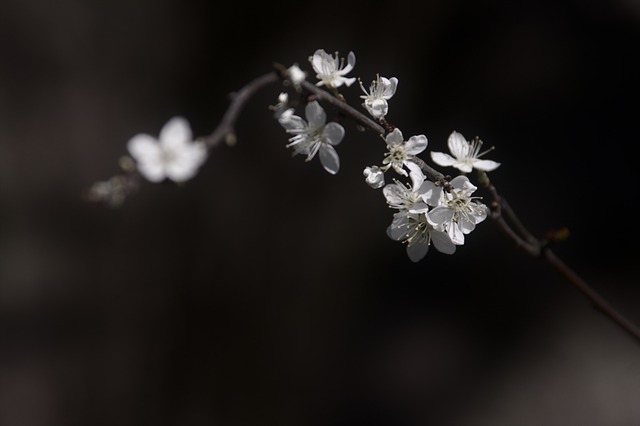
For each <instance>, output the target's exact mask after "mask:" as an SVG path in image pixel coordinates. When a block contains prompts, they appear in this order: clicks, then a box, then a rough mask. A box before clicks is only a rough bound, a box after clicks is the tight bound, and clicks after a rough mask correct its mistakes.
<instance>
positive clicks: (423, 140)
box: [382, 128, 428, 176]
mask: <svg viewBox="0 0 640 426" xmlns="http://www.w3.org/2000/svg"><path fill="white" fill-rule="evenodd" d="M385 140H386V141H387V150H388V151H387V153H386V154H387V155H386V157H385V158H384V160H383V161H382V164H384V165H385V166H386V168H385V167H383V169H384V170H388V169H389V167H393V170H395V171H396V173H398V174H400V175H402V176H407V172H406V171H405V170H404V169H403V166H407V167H408V165H409V164H414V163H413V162H412V161H411V159H412V158H413V157H414V156H416V155H418V154H420V153H421V152H422V151H424V150H425V148H426V147H427V144H428V141H427V137H426V136H425V135H417V136H411V137H410V138H409V140H408V141H405V140H404V137H403V136H402V132H401V131H400V129H398V128H396V129H394V130H393V131H392V132H391V133H389V134H388V135H387V136H386V137H385Z"/></svg>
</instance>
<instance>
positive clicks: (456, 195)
mask: <svg viewBox="0 0 640 426" xmlns="http://www.w3.org/2000/svg"><path fill="white" fill-rule="evenodd" d="M410 169H411V172H410V177H411V185H409V186H405V185H403V184H402V183H400V182H398V181H395V183H391V184H388V185H386V186H385V187H384V189H383V190H382V192H383V194H384V196H385V198H386V200H387V204H388V205H389V206H390V207H391V208H393V209H396V210H398V211H397V212H396V213H395V214H394V215H393V221H392V222H391V225H390V226H389V227H388V228H387V235H389V237H390V238H391V239H393V240H396V241H402V242H405V243H406V244H407V255H408V256H409V259H411V260H412V261H413V262H417V261H419V260H420V259H422V258H423V257H424V256H425V255H426V254H427V251H428V250H429V246H430V245H431V243H433V245H434V247H435V248H436V250H438V251H440V252H442V253H446V254H453V253H454V252H455V251H456V246H458V245H462V244H464V235H465V234H468V233H470V232H471V231H473V230H474V229H475V226H476V224H478V223H480V222H482V221H483V220H485V219H486V218H487V206H485V205H484V204H482V203H479V202H477V201H475V197H473V196H472V194H473V192H474V191H475V190H476V189H477V188H476V187H475V186H474V185H473V184H471V182H470V181H469V179H468V178H467V177H466V176H458V177H456V178H455V179H453V180H452V181H451V182H450V190H449V191H445V189H444V188H443V187H442V186H441V185H437V184H435V183H433V182H431V181H429V180H426V178H425V176H424V174H423V173H422V171H421V170H420V167H418V166H415V165H412V166H411V167H410Z"/></svg>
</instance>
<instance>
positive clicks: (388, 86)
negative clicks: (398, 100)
mask: <svg viewBox="0 0 640 426" xmlns="http://www.w3.org/2000/svg"><path fill="white" fill-rule="evenodd" d="M397 86H398V79H397V78H395V77H392V78H385V77H380V76H379V75H378V76H377V77H376V79H375V80H373V81H372V82H371V86H369V91H368V92H367V90H366V89H365V88H364V86H363V85H362V82H360V88H362V91H363V92H364V96H360V97H361V98H362V99H364V103H363V104H362V105H364V107H365V108H366V109H367V111H368V112H369V114H371V116H372V117H373V118H382V117H384V116H385V115H387V113H388V112H389V104H388V102H387V101H388V100H389V99H391V97H393V95H394V94H395V93H396V88H397Z"/></svg>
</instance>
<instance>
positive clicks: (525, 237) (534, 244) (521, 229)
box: [481, 176, 640, 340]
mask: <svg viewBox="0 0 640 426" xmlns="http://www.w3.org/2000/svg"><path fill="white" fill-rule="evenodd" d="M481 181H482V182H483V185H484V187H485V188H487V190H489V193H490V194H491V196H492V197H493V203H492V206H491V207H492V214H491V218H492V219H493V220H494V221H495V223H496V224H497V225H498V228H499V229H500V231H502V233H503V234H504V235H505V236H506V237H507V238H508V239H510V240H511V241H512V242H513V243H514V244H515V246H516V247H518V248H520V249H522V250H523V251H524V252H525V253H527V254H529V255H530V256H532V257H541V258H542V259H544V260H545V261H546V262H547V263H548V264H549V265H550V266H551V267H553V269H555V270H556V272H558V273H559V274H560V275H561V276H562V277H563V278H564V279H565V281H567V282H568V283H569V284H571V285H572V286H574V287H575V288H576V289H578V290H579V291H580V292H581V293H582V294H583V295H584V296H586V297H587V299H589V301H591V303H592V304H593V306H594V307H595V308H597V309H598V310H600V311H601V312H602V313H604V314H605V315H607V316H608V317H609V318H611V319H612V320H613V321H614V322H616V323H617V324H618V325H619V326H620V327H622V328H623V329H624V330H625V331H626V332H627V333H629V334H630V335H632V336H633V337H635V338H636V339H637V340H640V329H638V328H637V327H636V326H635V325H634V324H632V323H631V322H630V321H629V320H627V319H626V318H624V317H623V316H622V315H621V314H620V312H618V311H617V310H616V309H615V308H613V307H612V306H611V305H610V304H609V303H608V302H607V301H606V300H605V299H604V298H603V297H602V296H600V295H599V294H598V292H596V291H595V290H594V289H593V288H591V286H589V284H587V282H586V281H585V280H584V279H582V278H581V277H580V276H579V275H578V274H577V273H575V271H573V270H572V269H571V268H569V266H567V265H566V264H565V263H564V262H563V261H562V260H561V259H560V258H558V256H556V255H555V253H553V251H551V249H550V248H549V247H547V246H546V243H545V242H542V241H540V240H538V239H537V238H535V237H534V236H533V235H532V234H531V233H530V232H529V230H528V229H527V228H526V227H525V226H524V225H523V224H522V222H521V221H520V219H519V218H518V216H517V215H516V213H515V212H514V211H513V209H511V206H509V204H508V203H507V201H506V200H505V199H504V198H503V197H502V196H501V195H500V194H499V193H498V191H497V190H496V188H495V187H494V186H493V184H492V183H491V181H489V178H488V177H486V176H485V177H484V178H483V179H481ZM503 213H504V214H503ZM506 219H508V220H509V222H507V220H506Z"/></svg>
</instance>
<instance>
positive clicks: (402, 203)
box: [382, 166, 429, 213]
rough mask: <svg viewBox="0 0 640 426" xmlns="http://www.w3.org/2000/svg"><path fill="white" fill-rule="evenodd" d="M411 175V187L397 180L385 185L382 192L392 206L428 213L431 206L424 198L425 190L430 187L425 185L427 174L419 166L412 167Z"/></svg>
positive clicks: (412, 211) (411, 211) (413, 211)
mask: <svg viewBox="0 0 640 426" xmlns="http://www.w3.org/2000/svg"><path fill="white" fill-rule="evenodd" d="M410 176H411V185H410V186H409V187H406V186H405V185H404V184H402V183H400V182H398V181H396V182H395V183H390V184H389V185H387V186H385V187H384V188H383V189H382V193H383V194H384V196H385V198H386V199H387V204H389V206H390V207H391V208H394V209H398V210H406V211H408V212H409V213H426V212H427V211H428V210H429V206H428V205H427V203H426V202H425V201H424V199H423V198H424V191H425V190H426V189H427V188H428V187H427V186H426V185H424V183H425V176H424V174H423V173H422V171H421V170H420V167H418V166H415V167H412V168H411V174H410Z"/></svg>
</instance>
